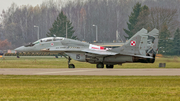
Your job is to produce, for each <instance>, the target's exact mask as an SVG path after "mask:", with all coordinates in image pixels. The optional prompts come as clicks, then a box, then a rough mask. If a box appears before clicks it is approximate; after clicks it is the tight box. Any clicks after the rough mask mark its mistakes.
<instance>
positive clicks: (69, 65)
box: [68, 57, 75, 68]
mask: <svg viewBox="0 0 180 101" xmlns="http://www.w3.org/2000/svg"><path fill="white" fill-rule="evenodd" d="M70 62H71V58H70V57H68V67H69V68H75V66H74V64H70Z"/></svg>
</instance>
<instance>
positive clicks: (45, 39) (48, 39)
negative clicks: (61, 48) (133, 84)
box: [25, 37, 64, 47]
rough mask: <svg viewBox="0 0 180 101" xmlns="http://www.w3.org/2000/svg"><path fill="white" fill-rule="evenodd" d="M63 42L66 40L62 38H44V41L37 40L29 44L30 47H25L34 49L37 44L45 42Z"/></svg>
mask: <svg viewBox="0 0 180 101" xmlns="http://www.w3.org/2000/svg"><path fill="white" fill-rule="evenodd" d="M61 40H64V38H62V37H48V38H43V39H40V40H37V41H35V42H33V43H29V44H28V45H25V47H32V46H34V45H36V44H39V43H43V42H51V41H61Z"/></svg>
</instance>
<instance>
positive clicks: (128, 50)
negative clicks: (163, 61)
mask: <svg viewBox="0 0 180 101" xmlns="http://www.w3.org/2000/svg"><path fill="white" fill-rule="evenodd" d="M158 36H159V31H158V30H157V29H154V30H153V31H151V32H150V33H148V32H147V30H146V29H144V28H143V29H142V30H140V31H139V32H137V33H136V34H135V35H134V36H133V37H132V38H131V39H130V40H128V41H127V42H126V43H125V44H124V45H123V46H122V47H119V48H113V49H111V48H105V47H102V46H98V45H93V44H89V43H87V42H81V41H78V40H73V39H68V38H63V37H48V38H43V39H40V40H38V41H36V42H34V43H30V44H28V45H25V46H21V47H19V48H16V49H15V50H16V51H17V52H51V53H59V54H61V55H63V56H64V57H66V58H67V59H68V67H69V68H75V65H74V64H71V63H70V61H71V59H74V60H77V61H80V62H88V63H91V64H96V67H97V68H104V65H106V68H113V67H114V65H116V64H120V65H122V64H123V63H154V61H155V56H156V51H157V47H158V40H159V39H158ZM149 38H150V39H151V40H149ZM148 41H150V42H149V44H150V45H148Z"/></svg>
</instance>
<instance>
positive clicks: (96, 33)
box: [93, 25, 98, 42]
mask: <svg viewBox="0 0 180 101" xmlns="http://www.w3.org/2000/svg"><path fill="white" fill-rule="evenodd" d="M93 26H94V27H96V42H98V27H97V25H93Z"/></svg>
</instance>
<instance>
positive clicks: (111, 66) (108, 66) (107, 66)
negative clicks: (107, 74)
mask: <svg viewBox="0 0 180 101" xmlns="http://www.w3.org/2000/svg"><path fill="white" fill-rule="evenodd" d="M106 68H114V65H106Z"/></svg>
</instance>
